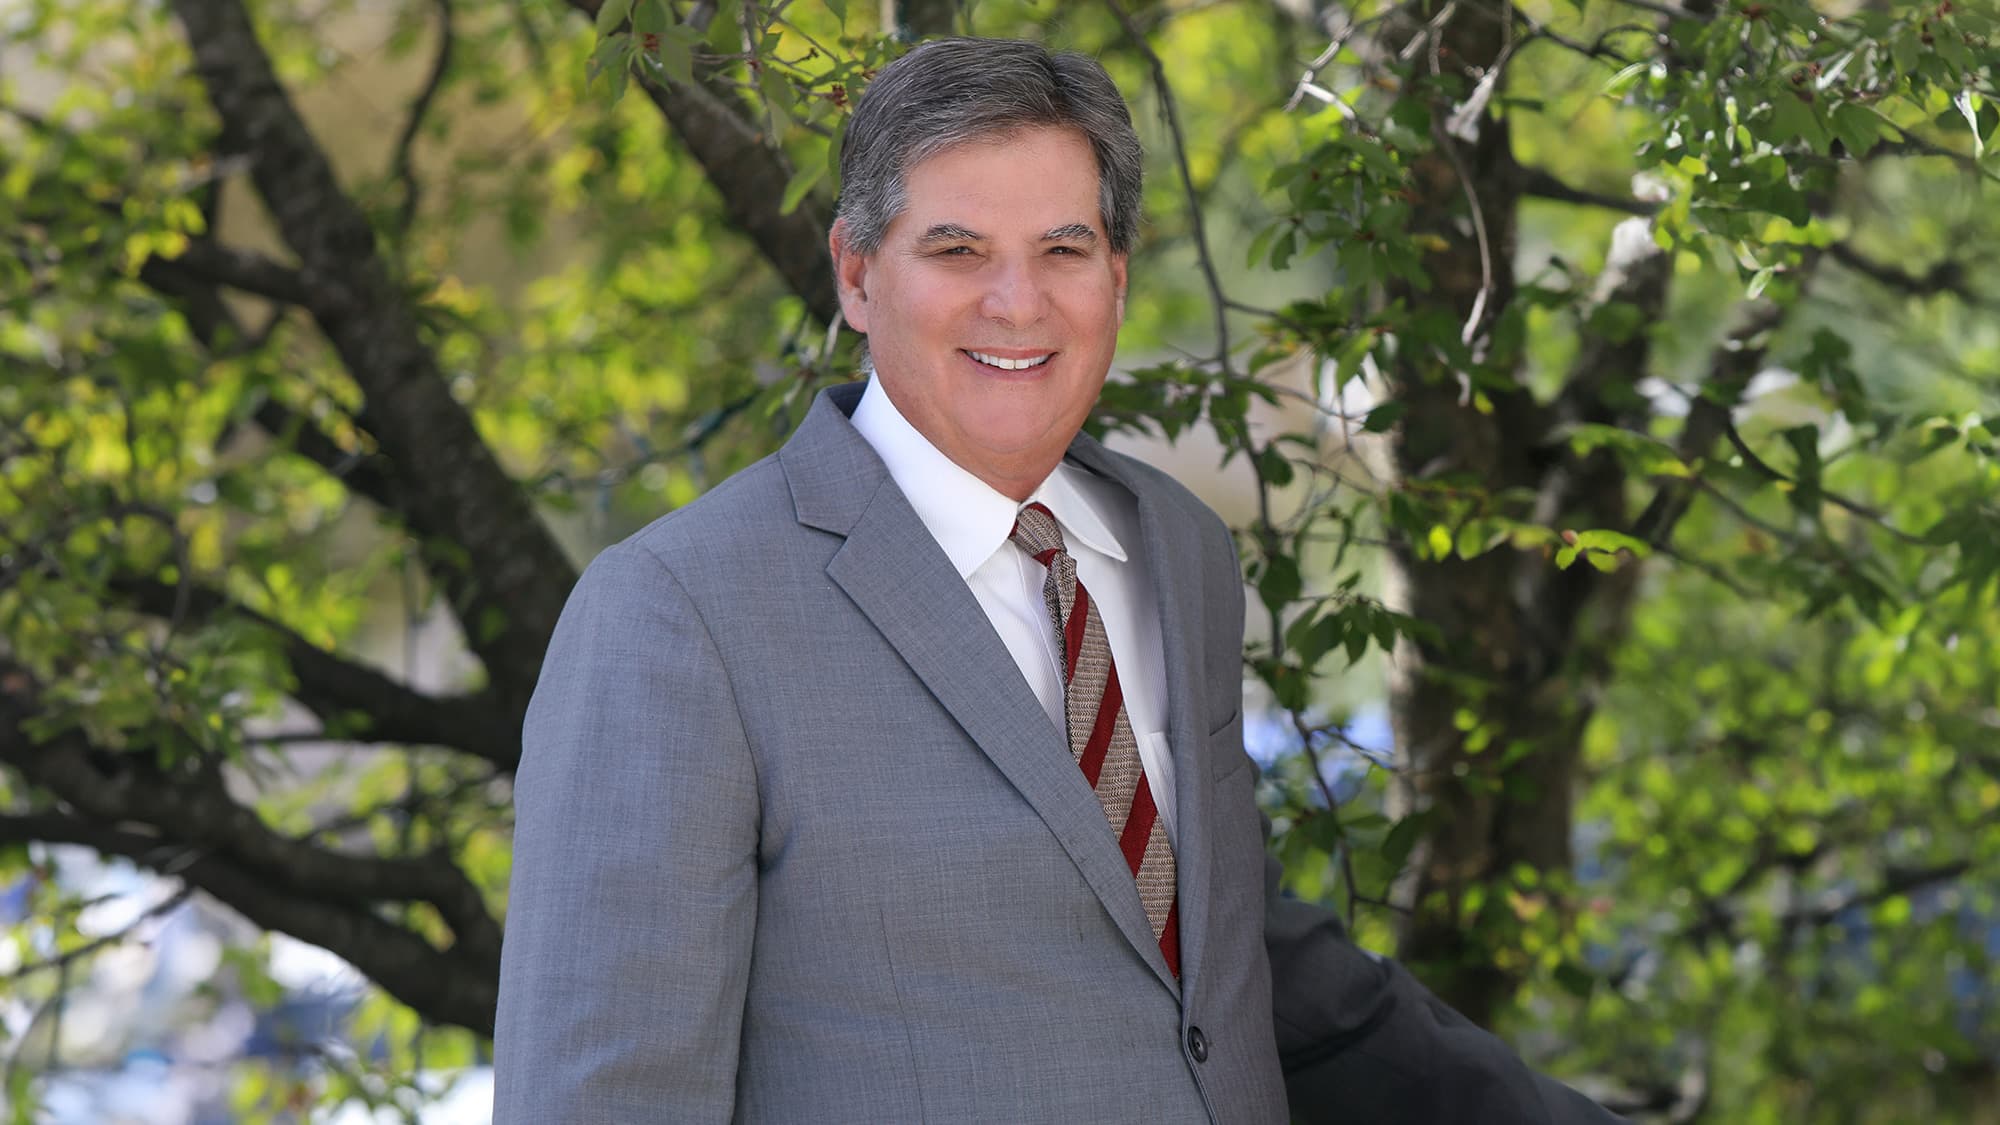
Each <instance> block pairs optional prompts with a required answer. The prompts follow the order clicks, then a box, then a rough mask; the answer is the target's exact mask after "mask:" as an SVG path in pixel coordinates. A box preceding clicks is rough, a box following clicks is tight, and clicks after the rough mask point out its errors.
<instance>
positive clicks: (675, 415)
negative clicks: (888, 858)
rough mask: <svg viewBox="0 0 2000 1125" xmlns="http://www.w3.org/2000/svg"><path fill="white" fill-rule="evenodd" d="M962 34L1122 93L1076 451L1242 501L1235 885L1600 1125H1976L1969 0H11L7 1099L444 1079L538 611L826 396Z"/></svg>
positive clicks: (393, 1085)
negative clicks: (866, 185)
mask: <svg viewBox="0 0 2000 1125" xmlns="http://www.w3.org/2000/svg"><path fill="white" fill-rule="evenodd" d="M953 31H957V32H971V33H975V34H980V35H995V36H1020V37H1026V38H1033V39H1038V40H1042V41H1045V42H1047V43H1049V44H1051V45H1052V46H1056V47H1061V48H1067V49H1073V50H1079V51H1083V52H1085V53H1088V54H1091V55H1093V56H1095V57H1098V58H1100V59H1101V60H1102V61H1103V63H1104V64H1105V66H1106V67H1107V68H1108V69H1109V70H1110V72H1111V73H1112V75H1113V77H1114V78H1115V79H1116V80H1117V81H1118V83H1119V85H1120V87H1121V88H1122V89H1123V90H1124V91H1125V93H1126V95H1127V97H1128V99H1129V100H1130V102H1131V103H1132V105H1133V109H1134V116H1135V121H1136V124H1137V125H1138V127H1139V130H1140V133H1141V136H1142V138H1143V139H1144V140H1145V141H1146V143H1147V147H1148V153H1149V166H1148V181H1147V191H1146V203H1147V213H1148V214H1147V221H1146V223H1145V226H1144V228H1143V235H1142V246H1141V248H1140V249H1139V250H1138V251H1137V253H1136V254H1135V255H1134V257H1133V259H1132V262H1131V276H1132V294H1131V300H1130V301H1129V303H1128V310H1129V317H1128V320H1127V323H1126V325H1125V327H1124V330H1123V334H1122V336H1121V341H1120V352H1119V358H1118V361H1117V363H1116V365H1115V367H1114V371H1113V375H1112V382H1111V384H1110V385H1109V386H1108V387H1107V390H1106V393H1105V396H1104V399H1103V401H1102V404H1101V409H1100V411H1099V414H1098V416H1097V418H1096V419H1095V420H1094V422H1093V426H1094V428H1095V429H1096V430H1097V431H1098V432H1100V433H1102V434H1104V435H1105V436H1106V437H1107V439H1108V440H1109V441H1110V442H1111V443H1112V444H1113V445H1114V446H1116V447H1118V448H1121V449H1124V450H1126V451H1128V452H1132V453H1134V454H1135V455H1137V456H1140V457H1142V458H1145V459H1146V460H1148V461H1151V462H1153V463H1155V464H1158V465H1161V466H1163V467H1165V468H1167V469H1168V470H1170V471H1171V472H1173V473H1174V474H1175V475H1176V476H1178V477H1179V478H1180V479H1182V480H1183V481H1185V482H1187V483H1188V484H1189V485H1190V486H1191V487H1193V488H1195V489H1196V491H1197V492H1199V493H1200V494H1201V495H1202V496H1203V497H1204V498H1205V499H1207V500H1208V501H1209V502H1210V503H1211V504H1212V505H1213V506H1215V507H1216V508H1217V510H1218V511H1220V512H1221V513H1223V515H1224V516H1225V518H1226V519H1228V520H1229V522H1230V523H1231V524H1232V526H1233V527H1234V528H1236V529H1237V532H1238V542H1239V548H1240V551H1241V556H1242V559H1243V563H1244V569H1245V580H1246V582H1247V583H1248V584H1249V588H1250V593H1251V597H1250V605H1251V615H1250V616H1251V620H1250V622H1249V630H1248V635H1247V636H1246V638H1245V689H1246V708H1247V710H1246V717H1247V719H1248V721H1247V723H1246V739H1247V741H1248V743H1249V745H1248V747H1247V749H1248V750H1249V751H1250V752H1251V753H1252V755H1253V756H1255V757H1256V758H1257V760H1258V761H1259V762H1260V763H1261V764H1262V765H1263V767H1264V774H1263V781H1262V783H1261V789H1260V796H1261V799H1262V801H1263V803H1264V804H1265V807H1266V808H1267V809H1268V810H1269V811H1270V813H1271V814H1272V817H1273V820H1274V824H1275V827H1276V829H1277V835H1276V837H1275V839H1274V841H1273V847H1274V848H1275V849H1276V850H1277V852H1278V854H1279V855H1280V856H1281V857H1282V858H1283V859H1284V860H1285V862H1286V869H1287V881H1288V888H1289V889H1290V890H1291V891H1292V892H1293V893H1296V894H1299V895H1301V896H1305V897H1310V898H1314V899H1318V900H1322V901H1325V902H1326V903H1328V904H1329V906H1330V907H1331V908H1332V909H1335V910H1337V911H1340V912H1341V913H1342V914H1343V915H1344V916H1345V917H1346V918H1347V919H1348V920H1349V923H1350V925H1351V927H1352V929H1353V931H1354V933H1355V936H1356V938H1357V939H1358V940H1360V941H1361V942H1362V943H1363V944H1365V945H1368V946H1370V947H1372V948H1375V949H1379V950H1382V951H1385V952H1388V953H1391V954H1393V955H1395V956H1397V957H1399V958H1401V959H1403V960H1404V961H1405V962H1406V963H1408V964H1409V965H1410V966H1411V967H1412V969H1413V970H1414V971H1416V972H1417V973H1418V974H1419V975H1420V976H1421V977H1422V978H1423V979H1424V980H1425V981H1426V982H1427V983H1428V984H1429V985H1430V986H1431V987H1432V988H1433V989H1435V990H1436V991H1438V992H1439V994H1440V995H1442V996H1444V997H1445V998H1446V999H1447V1000H1449V1001H1450V1002H1451V1003H1452V1004H1454V1005H1455V1006H1457V1007H1458V1008H1459V1009H1460V1010H1462V1011H1464V1012H1466V1013H1467V1014H1468V1015H1469V1016H1471V1017H1472V1018H1473V1019H1475V1020H1477V1021H1479V1022H1481V1023H1482V1024H1485V1025H1487V1026H1490V1027H1492V1028H1494V1029H1495V1030H1496V1031H1498V1032H1499V1033H1500V1034H1502V1035H1503V1036H1505V1037H1506V1038H1508V1039H1509V1041H1510V1042H1512V1043H1513V1044H1514V1045H1515V1046H1516V1047H1517V1048H1518V1049H1519V1050H1520V1051H1521V1052H1522V1053H1523V1055H1524V1056H1526V1057H1527V1058H1528V1059H1529V1060H1530V1062H1532V1063H1533V1064H1534V1065H1536V1066H1537V1067H1540V1068H1542V1069H1545V1070H1547V1071H1549V1072H1550V1073H1552V1074H1555V1075H1556V1076H1558V1077H1560V1078H1562V1079H1564V1080H1565V1081H1568V1082H1570V1083H1572V1084H1574V1085H1576V1086H1578V1087H1579V1088H1581V1089H1583V1090H1585V1091H1587V1092H1588V1093H1590V1094H1592V1095H1593V1096H1595V1097H1598V1098H1599V1099H1601V1100H1602V1101H1604V1102H1605V1103H1606V1104H1607V1105H1611V1106H1613V1107H1614V1108H1616V1109H1618V1110H1619V1111H1620V1112H1623V1113H1626V1114H1629V1115H1631V1116H1632V1117H1634V1118H1635V1119H1637V1120H1642V1121H1660V1122H1665V1121H1673V1122H1692V1121H1715V1122H1804V1121H1812V1122H1821V1121H1824V1122H1857V1123H1865V1122H1910V1121H1938V1122H1960V1121H1963V1122H1992V1121H2000V1072H1997V1071H1996V1065H2000V1013H1996V1011H1995V1004H1996V993H1995V985H1996V970H1995V964H1994V958H1995V956H1996V955H2000V912H1996V903H1995V886H1996V884H1995V880H1994V876H1995V874H1996V873H2000V817H1996V810H2000V607H1996V602H1995V598H1996V578H2000V523H1996V522H1995V521H1996V517H2000V463H1996V461H1995V447H1994V437H1993V431H1992V429H1991V428H1990V427H1991V422H1990V419H1991V418H1993V417H1994V416H1995V415H1996V413H2000V257H1996V249H2000V207H1996V206H1994V191H1995V184H1994V181H1995V180H1996V178H2000V156H1996V150H2000V104H1996V101H1995V99H1996V97H2000V89H1996V84H1995V80H1996V79H1995V69H1996V61H2000V52H1996V47H1995V36H1996V34H2000V28H1996V21H1995V13H1994V10H1993V8H1992V6H1991V5H1990V4H1989V3H1983V2H1982V3H1963V4H1961V3H1957V2H1956V0H1943V2H1938V3H1929V4H1921V5H1918V4H1904V3H1876V2H1869V0H1857V2H1852V3H1846V2H1843V3H1807V2H1803V0H1769V2H1765V0H1759V2H1757V3H1735V2H1731V3H1716V2H1713V0H1685V2H1669V0H1582V2H1580V3H1573V2H1571V0H1520V2H1519V3H1513V2H1509V0H1409V2H1407V3H1401V4H1390V3H1383V2H1376V0H1357V2H1355V3H1348V4H1343V3H1335V2H1330V0H1146V2H1140V0H1077V2H1065V3H1056V2H1053V0H1044V2H1039V3H1036V2H1026V0H1004V2H1003V0H959V2H954V0H928V2H920V0H909V2H897V0H882V2H880V3H877V2H875V0H853V2H851V3H845V4H843V3H830V2H829V3H806V2H803V0H800V2H792V3H784V2H774V3H757V2H753V0H727V2H720V3H718V2H715V0H672V2H669V0H637V2H636V3H635V2H630V0H603V2H600V0H0V242H4V252H0V925H4V927H5V929H4V931H0V1058H4V1060H5V1061H4V1063H0V1068H3V1069H0V1079H4V1080H3V1081H0V1096H4V1098H5V1101H6V1104H7V1106H8V1109H9V1112H10V1113H11V1115H12V1116H11V1119H12V1120H16V1121H56V1122H162V1123H166V1122H172V1123H181V1122H220V1121H266V1120H269V1121H296V1120H313V1121H327V1122H341V1123H347V1122H362V1121H424V1122H461V1121H484V1120H486V1119H487V1118H488V1117H489V1116H490V1099H491V1078H490V1071H489V1070H488V1069H487V1068H486V1066H485V1063H486V1061H487V1059H488V1058H489V1057H490V1050H489V1042H488V1038H487V1037H488V1036H489V1035H490V1033H491V1029H492V1018H493V998H494V990H495V986H496V977H497V969H498V949H499V939H500V933H501V927H502V923H503V920H504V916H505V900H506V885H507V875H508V841H509V836H510V829H511V824H510V815H511V814H510V799H511V794H510V788H509V784H510V778H511V771H512V767H513V765H514V763H515V761H517V760H518V757H519V753H520V743H519V722H520V716H521V713H522V710H523V709H524V708H525V706H526V703H527V699H528V697H529V694H530V693H531V692H532V689H533V685H534V682H535V677H536V674H537V672H538V669H539V666H540V659H541V653H542V647H543V645H544V644H545V643H546V640H547V637H548V633H549V630H550V629H551V628H552V626H553V623H554V620H555V616H556V614H557V613H558V612H559V610H560V608H561V605H562V601H563V598H564V597H565V595H566V594H567V592H568V589H569V586H570V584H571V583H572V582H573V581H574V579H575V576H576V574H577V573H578V571H579V569H580V568H581V566H582V564H583V563H585V562H587V561H588V559H589V558H590V557H591V556H592V555H593V554H595V553H596V552H597V551H598V550H600V549H602V548H603V547H604V546H606V545H607V544H609V543H611V542H614V541H616V540H617V539H619V538H622V537H623V536H625V535H627V534H629V533H631V532H632V531H634V530H636V529H637V528H639V527H641V526H643V525H644V524H645V523H647V522H648V521H650V520H652V519H654V518H656V517H657V516H659V515H661V514H663V513H665V512H668V511H671V510H673V509H674V508H676V507H678V506H679V505H681V504H684V503H687V502H688V501H690V500H691V499H693V498H694V497H696V496H698V495H699V494H700V493H701V492H702V491H704V490H705V489H707V488H708V487H710V486H712V485H713V484H715V483H716V482H718V481H720V480H721V479H722V478H724V477H725V476H727V475H728V474H729V473H731V472H732V471H734V470H736V469H738V468H740V467H742V466H744V465H746V464H748V463H750V462H751V461H753V460H755V459H756V458H758V457H760V456H763V455H764V454H766V453H768V452H770V451H771V450H773V449H775V448H776V446H777V445H778V443H779V442H781V441H782V440H783V438H784V436H785V435H786V434H787V433H788V432H789V431H790V428H791V426H792V425H793V424H794V423H795V422H796V421H797V419H798V418H799V417H801V416H802V413H803V410H804V407H805V405H806V404H807V403H808V402H809V401H810V398H811V395H812V394H813V393H814V392H815V391H816V390H817V389H818V388H820V387H822V386H824V385H826V384H828V383H830V382H837V381H841V380H846V379H850V378H854V377H856V367H857V351H856V340H855V337H854V335H853V333H852V332H849V331H844V330H842V329H841V327H840V325H839V324H838V322H837V318H836V315H835V314H836V307H835V304H834V301H833V290H832V284H831V278H830V275H829V273H828V266H827V260H826V254H825V248H824V247H825V225H826V222H827V217H828V215H829V214H830V210H831V204H832V201H833V199H834V197H835V193H836V192H837V190H838V183H837V171H836V169H837V165H838V153H837V149H838V144H839V137H840V131H841V129H842V127H843V125H844V122H845V120H846V115H847V112H848V111H849V109H850V108H851V106H852V104H853V101H854V99H855V97H857V96H858V95H859V93H860V91H861V90H862V89H863V88H865V86H866V83H867V80H868V79H869V77H871V76H872V75H873V73H874V72H875V70H877V69H879V67H881V66H882V65H884V64H885V63H886V62H887V61H888V60H890V59H892V58H894V57H895V56H896V55H898V54H899V53H901V52H902V51H903V50H906V49H907V47H908V46H909V45H910V44H911V43H912V42H915V41H917V40H918V39H921V38H923V37H926V36H930V35H935V34H941V33H949V32H953ZM578 924H579V925H587V924H589V922H588V920H587V919H580V920H579V921H578Z"/></svg>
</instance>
